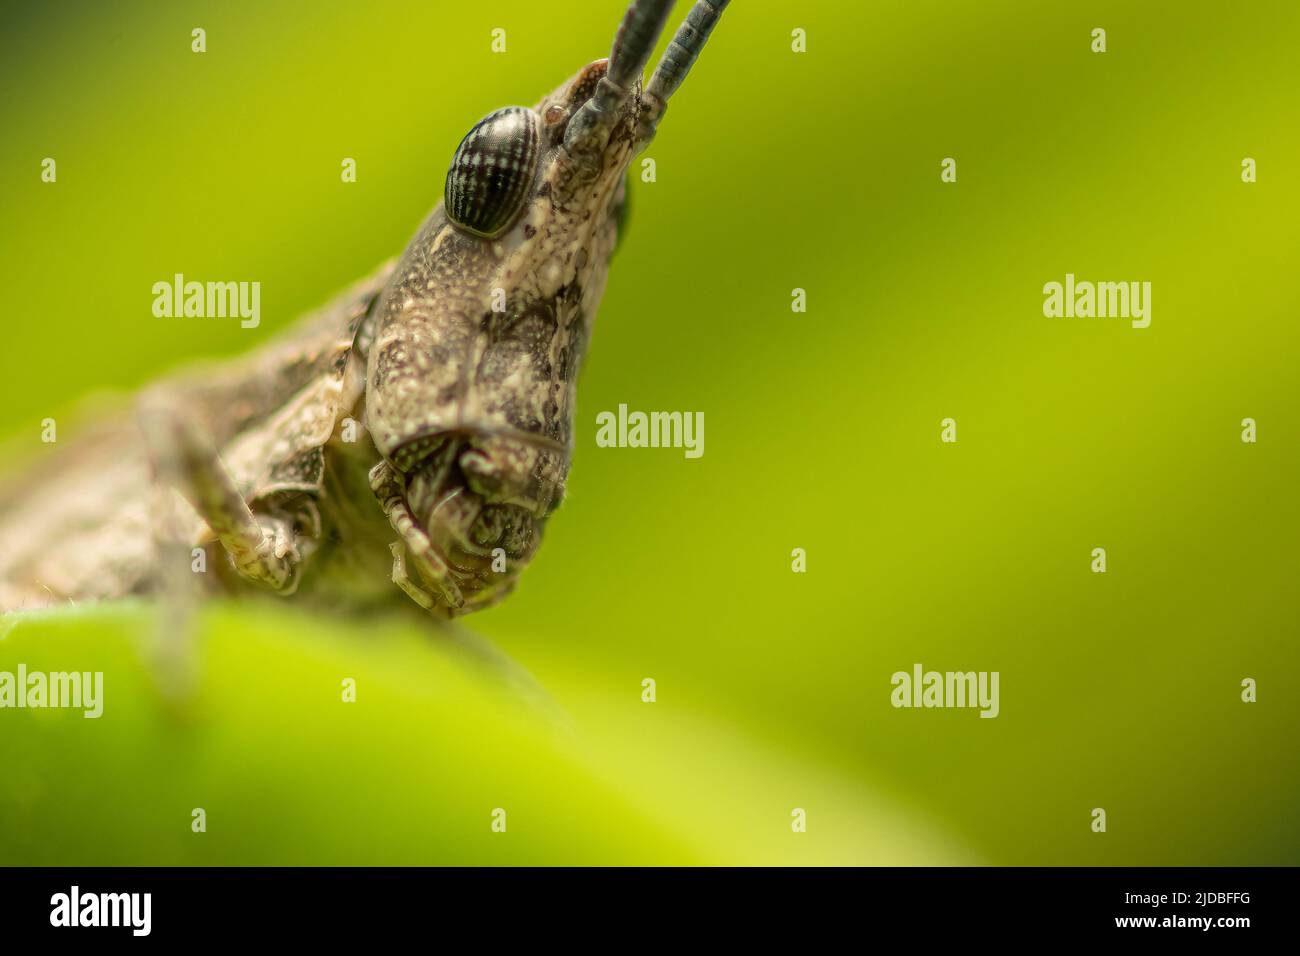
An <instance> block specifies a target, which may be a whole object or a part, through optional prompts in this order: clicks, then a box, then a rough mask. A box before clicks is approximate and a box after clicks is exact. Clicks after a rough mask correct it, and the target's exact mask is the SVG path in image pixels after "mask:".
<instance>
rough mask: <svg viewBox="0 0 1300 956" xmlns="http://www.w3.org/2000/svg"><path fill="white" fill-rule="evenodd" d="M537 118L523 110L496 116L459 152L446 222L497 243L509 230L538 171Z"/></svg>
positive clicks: (446, 198)
mask: <svg viewBox="0 0 1300 956" xmlns="http://www.w3.org/2000/svg"><path fill="white" fill-rule="evenodd" d="M537 127H538V119H537V114H535V113H534V112H533V111H532V110H530V109H528V108H527V107H523V106H507V107H505V108H504V109H499V110H495V111H493V112H491V113H489V114H488V115H487V116H485V117H483V118H482V119H481V120H479V121H478V123H477V125H475V127H474V128H473V129H472V130H470V131H469V133H467V134H466V136H465V138H464V139H463V140H461V141H460V146H458V147H456V155H455V156H453V157H452V158H451V168H450V169H448V170H447V187H446V190H445V191H444V196H443V198H444V202H445V206H446V210H447V217H448V218H449V219H451V221H452V222H454V223H455V224H456V225H458V226H460V227H461V228H462V229H465V230H467V231H469V232H472V233H474V234H475V235H479V236H486V237H487V238H489V239H494V238H496V237H497V236H499V235H501V233H503V232H505V231H506V229H507V228H509V226H510V224H511V223H512V222H514V221H515V217H516V216H518V215H519V211H520V210H521V209H522V208H523V206H524V200H525V199H527V198H528V193H529V187H530V186H531V185H532V182H533V175H534V174H535V172H536V170H537V156H538V142H539V135H538V128H537Z"/></svg>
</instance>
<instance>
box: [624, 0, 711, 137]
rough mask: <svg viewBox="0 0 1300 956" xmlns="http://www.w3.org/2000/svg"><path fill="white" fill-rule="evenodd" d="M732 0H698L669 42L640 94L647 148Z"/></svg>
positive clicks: (642, 126) (641, 135)
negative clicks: (714, 27) (671, 99)
mask: <svg viewBox="0 0 1300 956" xmlns="http://www.w3.org/2000/svg"><path fill="white" fill-rule="evenodd" d="M730 2H731V0H696V2H695V6H693V7H692V8H691V11H690V13H688V14H686V20H685V21H684V22H683V23H682V25H681V28H680V29H678V31H677V35H676V36H674V37H673V38H672V41H671V42H669V44H668V49H667V50H665V51H664V55H663V59H661V60H660V61H659V65H658V66H656V67H655V71H654V74H653V75H652V76H651V77H650V83H649V85H648V86H647V87H646V89H645V92H644V93H642V94H641V98H642V101H643V104H644V105H643V107H642V112H641V130H640V141H641V148H642V149H644V148H645V146H646V145H647V144H649V142H650V140H652V139H654V135H655V130H656V129H657V128H658V126H659V121H660V120H661V119H663V115H664V110H666V109H667V108H668V100H669V98H670V97H671V96H672V95H673V94H674V93H676V92H677V88H678V87H679V86H681V85H682V80H684V79H686V74H687V73H689V72H690V70H691V66H692V65H693V64H694V63H695V58H696V57H698V56H699V55H700V50H702V49H704V43H705V41H706V40H708V38H709V34H710V33H712V32H713V26H714V24H716V23H717V22H718V17H720V16H722V11H723V10H725V9H727V4H728V3H730Z"/></svg>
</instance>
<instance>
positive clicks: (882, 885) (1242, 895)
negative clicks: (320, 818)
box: [0, 867, 1297, 951]
mask: <svg viewBox="0 0 1300 956" xmlns="http://www.w3.org/2000/svg"><path fill="white" fill-rule="evenodd" d="M1296 884H1297V879H1296V870H1295V869H1294V868H1277V869H1266V868H1250V869H1229V868H1095V869H1084V868H1068V869H1067V868H1046V867H1044V868H1024V869H1017V868H1000V869H999V868H970V869H906V868H873V869H834V870H832V869H799V870H790V869H780V870H778V869H734V870H724V869H696V870H683V869H660V870H641V869H252V868H248V869H245V868H230V869H186V868H138V869H131V868H108V869H97V868H89V869H23V870H19V869H5V870H0V925H2V926H3V933H4V937H5V939H6V942H10V941H14V940H18V939H25V938H38V939H40V940H41V941H43V942H44V941H51V942H52V941H56V940H58V939H59V937H63V938H64V940H65V941H66V940H67V939H69V938H70V934H75V938H76V939H77V941H79V942H82V943H92V944H94V943H98V942H100V941H107V940H108V939H110V938H112V937H117V938H120V939H121V940H130V939H132V938H144V934H140V936H139V937H137V936H136V929H143V928H144V919H143V916H144V912H145V910H144V897H143V896H139V897H134V898H130V899H128V898H125V897H121V896H115V897H113V898H112V899H110V900H109V901H108V904H109V905H108V906H106V907H104V906H101V901H102V899H103V897H102V896H101V894H145V893H148V894H149V903H148V930H149V931H148V934H147V938H150V939H158V940H164V941H167V942H182V941H191V940H193V941H198V942H204V943H213V942H247V941H275V940H285V941H292V942H295V943H300V944H301V943H309V942H320V943H322V944H331V943H332V944H337V943H339V942H340V941H343V940H358V941H370V942H374V941H376V940H378V939H382V938H385V937H387V936H389V935H391V934H397V933H400V934H405V935H408V936H412V937H413V938H415V939H425V940H428V942H429V943H430V945H431V946H443V945H447V946H449V945H451V944H452V940H453V938H455V937H453V936H451V935H449V934H450V933H453V932H455V933H457V934H459V933H461V932H471V933H476V934H479V936H480V938H481V939H482V940H484V941H487V940H499V939H500V938H501V937H502V936H503V935H513V934H515V933H518V934H520V935H521V936H523V937H525V938H529V937H531V938H532V939H533V941H534V942H536V943H541V942H542V941H543V940H546V939H550V938H556V937H558V936H565V937H566V938H580V937H583V936H586V935H588V934H590V935H593V936H594V935H596V934H597V931H598V928H601V927H603V929H599V935H600V937H601V938H603V939H607V940H609V941H611V943H612V942H613V941H614V940H617V939H619V938H620V934H622V935H626V936H627V938H629V939H631V938H635V937H637V936H638V934H650V936H651V937H654V938H658V939H660V940H661V941H663V945H668V941H669V940H677V939H681V938H682V937H679V936H678V935H676V934H678V933H689V934H690V936H691V938H693V939H696V940H699V939H704V938H708V937H711V936H716V937H717V938H719V939H728V940H732V941H736V940H740V939H743V938H746V937H751V936H752V937H756V938H758V939H765V940H770V939H772V938H773V937H774V936H776V935H783V934H787V933H788V934H790V936H791V938H792V939H799V938H804V939H806V940H808V941H811V939H812V938H813V937H814V936H816V937H821V936H823V935H824V934H826V933H837V934H846V933H847V934H851V936H850V938H854V939H859V940H862V941H864V942H865V941H869V940H871V939H878V940H883V939H886V938H889V937H891V936H894V935H897V934H899V933H903V934H906V935H907V936H909V937H911V938H914V939H916V940H917V941H918V943H920V942H922V941H924V942H926V943H928V942H932V941H934V940H939V939H964V940H968V941H971V942H974V941H982V942H985V943H987V942H994V941H1001V940H1040V941H1050V940H1062V941H1070V940H1074V939H1083V938H1086V939H1095V938H1101V937H1104V938H1107V939H1119V938H1122V937H1125V936H1128V937H1132V938H1133V939H1134V940H1135V941H1138V942H1139V943H1141V942H1142V941H1146V942H1155V941H1159V942H1160V943H1162V944H1168V943H1172V944H1173V945H1175V946H1180V945H1182V944H1183V943H1185V942H1191V941H1193V940H1201V939H1212V940H1215V941H1216V943H1220V944H1228V945H1231V944H1233V943H1234V942H1237V941H1241V940H1245V939H1250V938H1252V936H1253V934H1259V933H1264V934H1266V935H1267V936H1270V937H1271V936H1273V935H1274V934H1277V933H1279V932H1283V933H1286V931H1287V930H1288V929H1290V927H1291V923H1292V918H1291V915H1290V910H1291V909H1292V908H1293V907H1292V905H1291V901H1292V899H1293V897H1294V892H1295V889H1296ZM74 886H75V887H77V888H78V891H77V893H78V901H79V903H80V910H79V921H80V918H81V917H82V916H85V917H86V918H87V919H92V918H93V919H95V920H98V919H99V916H98V914H99V913H101V912H103V913H105V914H107V916H106V918H107V919H111V918H112V916H113V915H114V913H113V911H114V909H115V908H116V910H117V912H118V913H119V914H120V916H119V920H118V922H119V923H120V924H122V925H118V926H95V927H87V926H78V927H72V926H70V925H68V926H62V925H61V926H57V927H56V926H53V925H51V924H52V920H54V921H57V920H59V919H64V921H65V922H70V921H71V920H70V913H71V909H72V907H71V903H72V893H71V890H72V887H74ZM60 894H62V896H63V897H66V901H67V904H68V905H67V906H66V907H64V908H63V909H62V910H59V907H60V906H61V905H62V904H61V903H60V902H59V895H60ZM1176 894H1183V896H1182V897H1180V896H1177V895H1176ZM87 896H94V897H95V902H94V903H88V902H87ZM128 907H130V908H128ZM92 913H93V914H94V915H93V916H92ZM65 917H66V918H65ZM1205 921H1208V925H1206V923H1205ZM610 932H613V933H614V934H615V935H613V936H611V935H609V933H610ZM665 933H672V934H674V935H672V936H665V935H661V934H665ZM801 933H804V934H807V935H805V936H803V937H801V936H800V934H801ZM878 934H879V935H878ZM1287 935H1291V934H1289V933H1288V934H1287ZM918 951H920V950H918Z"/></svg>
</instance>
